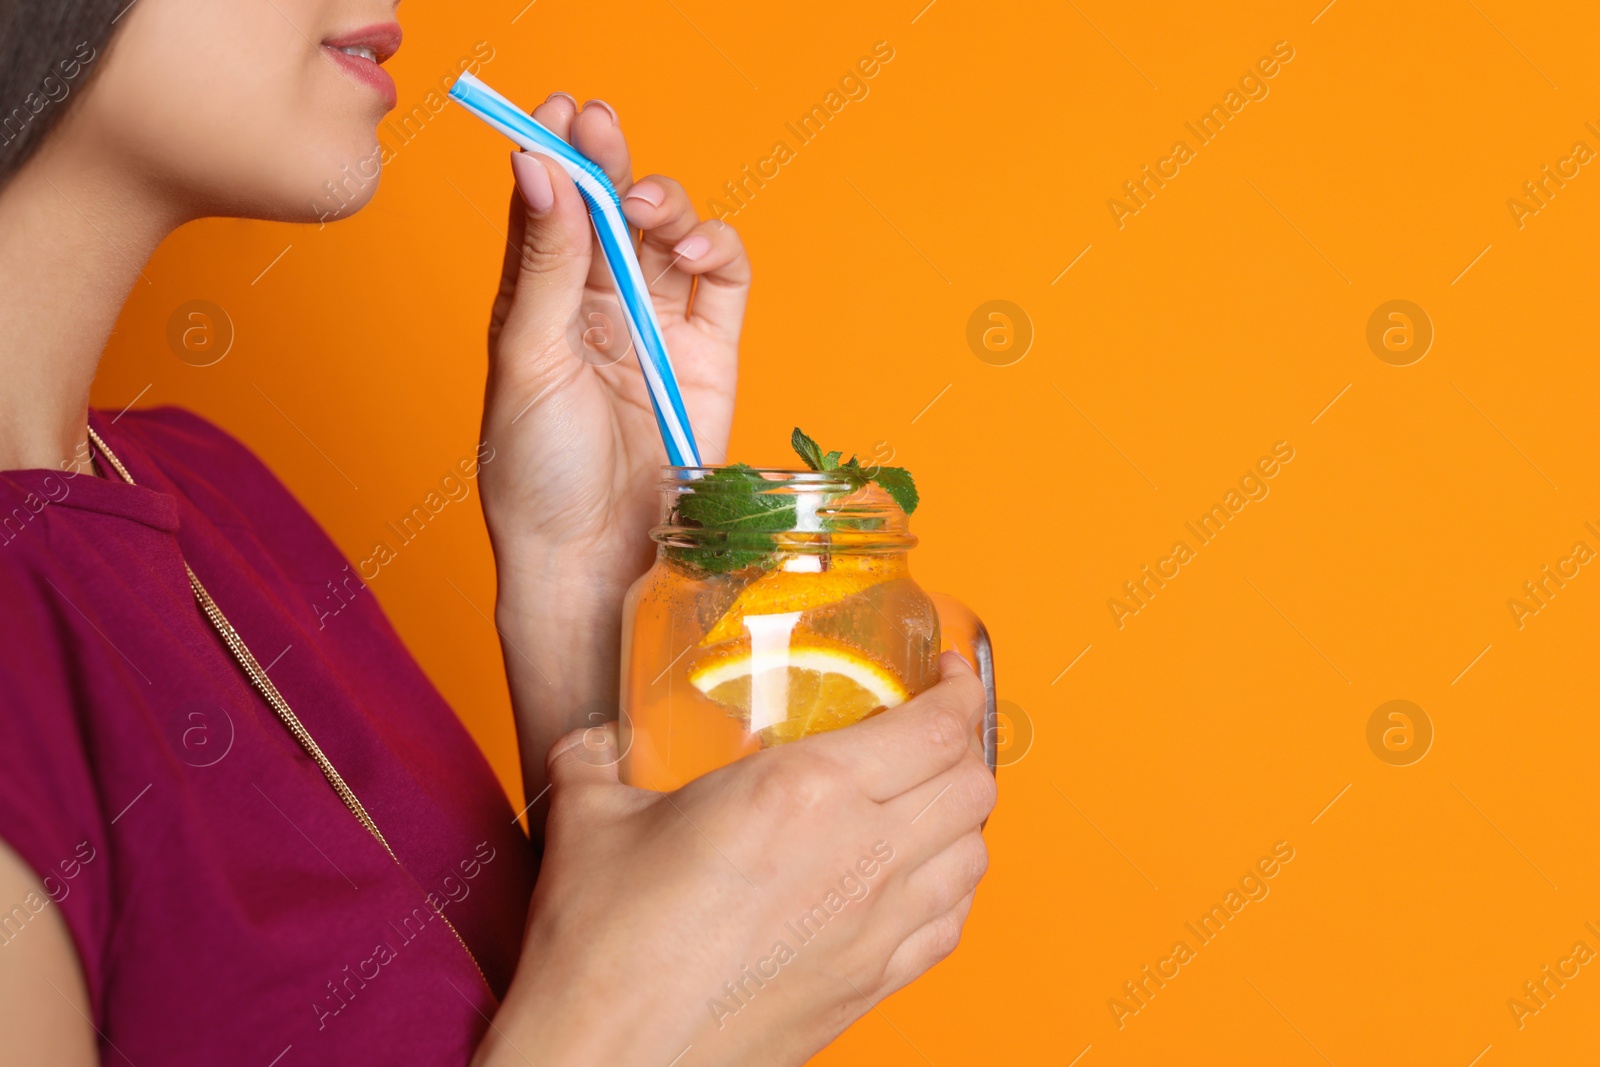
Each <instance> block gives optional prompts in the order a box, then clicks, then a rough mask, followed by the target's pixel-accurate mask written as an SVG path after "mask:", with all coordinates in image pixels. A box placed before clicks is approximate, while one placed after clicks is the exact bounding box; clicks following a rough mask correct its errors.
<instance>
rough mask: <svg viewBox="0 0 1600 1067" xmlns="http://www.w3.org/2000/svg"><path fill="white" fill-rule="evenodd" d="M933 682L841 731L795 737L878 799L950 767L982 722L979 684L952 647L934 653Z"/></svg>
mask: <svg viewBox="0 0 1600 1067" xmlns="http://www.w3.org/2000/svg"><path fill="white" fill-rule="evenodd" d="M939 670H940V673H941V674H942V675H943V678H942V680H941V681H940V682H939V684H938V685H936V686H934V687H933V688H932V689H929V690H928V691H927V692H925V693H922V694H920V695H918V696H916V697H914V698H912V699H911V700H909V701H907V702H906V703H904V704H902V705H900V706H899V707H898V708H891V709H890V710H888V711H886V712H884V713H883V714H881V715H874V716H873V717H872V718H870V719H867V720H866V721H864V722H859V723H857V724H856V725H854V726H850V727H847V728H846V729H843V730H832V731H829V732H828V733H825V734H817V735H815V736H813V737H807V738H805V739H804V740H801V741H797V742H795V744H796V745H797V746H807V747H808V748H809V750H810V751H811V752H812V753H814V754H816V755H818V756H821V757H824V758H826V759H828V760H830V761H832V762H834V763H836V764H837V765H838V766H840V767H843V768H846V769H847V770H848V771H849V773H850V775H851V777H852V778H853V779H854V780H855V782H856V784H857V786H858V787H859V788H860V789H861V790H862V791H863V792H865V793H866V794H867V795H868V796H869V797H871V798H872V799H873V800H878V801H884V800H889V799H890V798H892V797H897V796H899V795H900V794H901V793H904V792H905V791H906V790H908V789H911V788H914V787H915V786H918V785H921V784H922V783H924V782H926V781H928V780H929V779H931V778H934V777H936V776H937V775H939V774H940V773H942V772H943V771H945V770H948V769H949V768H951V767H953V766H955V764H956V763H957V762H958V761H959V760H960V759H961V758H962V757H963V756H965V755H967V754H968V753H969V752H971V750H972V745H973V738H974V737H975V736H976V731H977V729H978V725H979V724H980V723H981V722H982V713H983V707H984V701H985V695H984V691H983V683H982V682H980V681H978V676H977V675H976V674H974V673H973V672H972V668H971V667H969V666H967V663H966V661H965V660H963V659H962V658H961V657H960V656H959V655H957V654H956V653H954V652H946V653H945V654H944V655H943V656H940V657H939Z"/></svg>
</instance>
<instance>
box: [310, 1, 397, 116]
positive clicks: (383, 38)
mask: <svg viewBox="0 0 1600 1067" xmlns="http://www.w3.org/2000/svg"><path fill="white" fill-rule="evenodd" d="M346 48H359V49H363V50H365V51H368V52H371V53H372V56H373V58H371V59H369V58H367V57H366V56H362V55H352V54H351V53H350V52H345V51H341V49H346ZM322 49H323V51H324V52H325V53H327V55H328V58H329V59H331V60H332V61H333V63H334V65H335V66H337V67H338V68H339V70H340V71H342V72H343V73H344V74H345V75H346V76H347V77H348V78H349V79H350V80H351V81H355V82H359V83H360V84H363V85H368V86H371V87H372V89H373V90H374V91H375V92H377V94H378V95H379V96H381V97H382V98H383V102H384V104H385V105H386V110H392V109H393V108H394V106H395V102H396V101H397V100H398V99H399V94H398V92H397V91H396V89H395V84H394V79H393V78H391V77H390V76H389V72H388V71H386V70H384V69H383V67H382V66H380V65H379V64H381V63H383V62H384V61H385V60H387V59H388V58H389V57H390V56H392V55H394V54H395V53H396V52H398V51H399V50H400V27H399V25H398V24H396V23H392V22H389V23H383V24H381V25H377V26H368V27H366V28H365V29H361V30H355V31H353V32H351V33H346V34H343V35H341V36H339V37H336V38H329V39H328V40H326V41H323V42H322Z"/></svg>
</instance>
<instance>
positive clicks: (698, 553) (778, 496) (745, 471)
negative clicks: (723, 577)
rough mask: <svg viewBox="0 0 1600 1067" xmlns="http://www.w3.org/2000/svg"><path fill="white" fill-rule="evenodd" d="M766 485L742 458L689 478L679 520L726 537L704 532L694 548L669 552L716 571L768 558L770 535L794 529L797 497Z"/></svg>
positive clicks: (741, 567)
mask: <svg viewBox="0 0 1600 1067" xmlns="http://www.w3.org/2000/svg"><path fill="white" fill-rule="evenodd" d="M813 447H815V446H813ZM767 484H768V483H767V480H766V479H765V478H762V477H761V476H760V475H759V474H757V473H756V472H755V470H754V469H753V468H751V467H748V466H746V465H745V464H743V463H735V464H734V465H732V466H731V467H720V468H718V469H717V470H714V471H712V472H711V473H710V474H708V475H706V476H705V477H703V478H699V479H697V480H695V481H694V482H691V483H689V486H688V488H687V491H686V492H683V493H681V494H680V495H679V496H678V501H677V508H676V510H677V515H676V518H677V522H678V524H679V525H681V526H691V527H698V528H701V529H704V530H707V531H715V532H720V533H721V534H722V536H721V537H717V536H716V535H715V533H711V534H708V535H701V543H700V544H697V545H694V546H692V547H691V546H680V545H672V546H669V547H668V553H669V555H670V556H671V557H672V558H673V559H675V560H677V561H678V562H680V563H684V564H687V565H689V566H692V567H697V568H699V569H700V570H703V571H708V572H710V573H713V574H724V573H727V572H729V571H738V570H744V569H745V568H746V567H753V566H756V565H758V564H762V565H765V564H766V563H768V562H769V559H770V557H771V555H772V545H771V539H770V535H772V534H775V533H782V532H784V531H786V530H792V529H794V525H795V511H794V498H793V497H791V496H789V495H788V494H784V493H766V492H763V490H764V489H765V488H766V487H767Z"/></svg>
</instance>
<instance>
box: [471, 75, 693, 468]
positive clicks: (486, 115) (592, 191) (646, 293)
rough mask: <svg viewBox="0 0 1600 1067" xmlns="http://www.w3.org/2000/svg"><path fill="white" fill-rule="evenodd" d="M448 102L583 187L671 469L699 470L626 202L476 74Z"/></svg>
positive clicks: (594, 169)
mask: <svg viewBox="0 0 1600 1067" xmlns="http://www.w3.org/2000/svg"><path fill="white" fill-rule="evenodd" d="M450 98H451V99H452V100H454V101H455V102H456V103H458V104H460V105H461V106H462V107H464V108H466V109H467V110H468V111H470V112H472V113H473V114H474V115H476V116H478V118H480V119H482V120H483V121H484V122H486V123H488V124H489V125H490V126H493V127H494V128H495V129H497V130H499V131H500V132H501V133H503V134H505V135H506V136H507V137H509V138H511V139H512V140H513V141H515V142H516V143H517V144H519V145H521V146H522V147H523V148H524V149H526V150H529V151H536V152H542V153H544V154H545V155H547V156H550V157H551V158H553V159H554V160H555V161H556V162H557V163H559V164H561V168H562V169H563V170H565V171H566V172H567V175H568V176H569V177H570V178H571V179H572V181H573V184H575V185H576V186H577V187H578V192H579V194H581V195H582V196H583V200H584V203H586V204H587V205H589V218H590V220H591V221H593V223H594V232H595V236H596V237H598V238H599V240H600V249H601V251H602V252H603V253H604V254H605V260H606V266H608V267H609V268H611V277H612V279H613V280H614V281H615V282H616V285H617V296H618V297H619V298H620V302H621V305H622V317H623V319H624V320H626V322H627V324H628V334H629V336H631V337H632V338H633V349H634V351H635V352H636V353H638V356H639V367H640V369H641V370H643V371H644V380H645V384H646V385H648V386H649V388H650V403H651V406H652V407H654V408H655V413H656V426H657V427H658V428H659V429H660V431H661V441H662V443H663V444H665V445H666V446H667V461H668V462H669V463H671V464H672V465H673V466H674V467H698V466H699V465H700V450H699V449H698V448H697V447H696V446H695V442H694V430H693V429H692V428H691V427H690V426H689V415H688V412H686V411H685V410H684V407H683V394H682V393H681V392H680V391H679V389H678V377H677V375H676V374H674V373H673V372H672V361H671V359H669V358H668V357H667V344H666V341H665V340H663V339H662V336H661V323H660V322H659V321H657V319H656V309H655V305H654V303H653V302H652V301H651V299H650V287H649V286H648V285H647V284H646V283H645V280H644V272H643V271H642V270H640V269H639V258H638V256H636V255H635V254H634V251H633V235H632V234H631V233H630V232H629V230H628V221H627V219H625V218H623V215H622V201H621V200H619V199H618V198H617V190H616V187H615V186H614V185H612V184H611V179H610V178H607V177H606V172H605V171H604V170H602V169H601V168H600V167H599V166H598V165H597V164H596V163H595V162H594V161H593V160H591V159H589V158H588V157H586V156H584V155H582V154H581V153H580V152H578V150H577V149H575V148H573V147H572V146H571V145H569V144H568V143H567V142H565V141H563V140H562V139H561V138H559V137H557V136H556V135H555V134H553V133H551V132H550V131H549V130H548V129H546V128H545V127H544V126H541V125H540V124H539V123H538V121H536V120H535V119H534V118H533V116H531V115H529V114H527V113H526V112H524V111H523V110H522V109H521V108H519V107H517V106H516V105H515V104H513V103H512V102H511V101H509V100H507V99H506V98H505V97H503V96H501V95H500V94H499V93H497V92H495V91H494V90H493V89H491V88H489V87H488V86H487V85H485V84H484V83H483V82H482V81H480V80H479V79H477V78H475V77H473V76H472V75H471V74H465V73H464V74H462V75H461V77H459V78H457V79H456V82H455V84H454V85H453V86H451V87H450Z"/></svg>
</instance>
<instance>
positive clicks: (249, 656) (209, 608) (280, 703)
mask: <svg viewBox="0 0 1600 1067" xmlns="http://www.w3.org/2000/svg"><path fill="white" fill-rule="evenodd" d="M89 439H90V440H91V441H93V442H94V446H95V448H96V449H98V450H99V452H100V454H101V455H102V456H104V457H105V458H106V462H108V463H110V464H111V466H112V468H113V469H115V470H116V472H117V474H118V475H119V476H120V477H121V478H122V480H123V481H124V482H127V483H128V484H129V485H137V484H138V483H137V482H135V481H134V480H133V475H131V474H129V473H128V468H127V467H124V466H123V465H122V461H121V460H120V459H118V458H117V456H116V454H115V453H114V452H112V451H111V449H110V448H109V447H108V446H107V445H106V443H105V441H104V440H103V439H102V438H101V437H100V435H99V434H97V433H95V431H94V427H92V426H91V427H89ZM183 569H184V572H185V573H187V574H188V576H189V588H190V589H191V590H192V591H193V592H194V599H195V603H197V604H198V605H199V607H200V611H201V613H202V614H203V615H205V617H206V620H207V621H208V622H210V623H211V628H212V629H214V630H216V632H217V636H218V637H220V638H222V643H223V644H224V645H226V646H227V647H228V651H229V652H230V653H231V654H232V655H233V658H234V660H235V662H237V663H238V664H239V666H240V668H241V669H242V670H243V671H244V673H245V677H247V678H249V679H250V684H251V685H252V686H254V687H255V690H256V692H258V693H260V694H261V696H262V698H263V699H265V700H266V702H267V705H268V706H269V707H270V708H272V711H273V714H275V715H276V716H277V717H278V721H279V722H281V723H283V725H284V726H285V728H287V729H288V731H289V733H290V734H291V735H293V737H294V739H295V740H296V741H297V742H299V744H300V747H301V748H302V749H304V750H305V753H306V755H308V756H310V757H311V759H312V761H313V762H314V763H316V765H317V766H318V768H320V769H321V771H322V776H323V777H324V778H326V779H327V780H328V784H329V785H331V786H332V787H333V791H334V792H335V793H336V794H338V796H339V799H340V800H341V801H343V802H344V806H345V807H347V808H349V809H350V814H352V815H354V816H355V817H356V821H357V822H359V823H360V824H361V825H362V826H364V827H366V829H367V832H368V833H370V834H371V835H372V836H373V837H374V838H376V839H377V842H378V844H380V845H382V846H383V850H384V851H385V852H387V853H388V854H389V858H390V859H392V860H394V862H395V866H397V867H399V868H400V869H401V870H405V864H403V863H401V862H400V857H399V856H396V855H395V854H394V849H392V848H390V847H389V842H388V841H387V840H385V839H384V836H383V833H382V831H380V830H379V829H378V824H377V823H375V822H373V821H372V816H370V815H368V814H367V809H366V808H365V807H364V806H363V805H362V803H361V800H360V798H358V797H357V796H356V794H355V790H353V789H351V788H350V786H349V784H348V783H347V782H346V781H345V780H344V776H343V775H341V774H340V773H339V770H338V768H337V767H335V766H334V765H333V761H332V760H330V759H329V758H328V756H327V754H326V753H324V752H323V751H322V746H321V745H319V744H317V740H316V738H314V737H312V736H311V731H309V730H307V729H306V728H305V724H304V723H302V722H301V721H300V717H299V716H298V715H296V714H295V713H294V709H292V708H290V707H289V702H288V701H287V700H285V699H283V694H282V693H279V692H278V687H277V686H276V685H274V684H273V682H272V679H271V678H269V677H267V672H266V671H265V670H263V669H262V667H261V663H260V661H258V660H257V659H256V657H255V655H254V653H252V652H251V651H250V647H249V646H248V645H246V644H245V643H244V638H242V637H240V636H239V631H237V630H235V629H234V628H233V624H232V623H230V622H229V621H228V617H227V616H226V615H224V614H223V613H222V609H221V608H220V607H218V606H217V602H216V601H215V600H213V599H211V594H210V593H208V592H207V591H206V587H205V586H204V585H201V584H200V579H199V578H198V577H196V576H195V573H194V570H193V569H192V568H191V567H190V566H189V563H188V561H187V560H185V561H184V564H183ZM432 911H433V913H434V914H435V915H437V916H438V917H439V918H440V920H441V921H442V922H443V923H444V924H445V926H446V927H448V928H449V930H450V932H451V933H452V934H454V935H455V939H456V941H457V942H458V943H460V945H461V948H462V949H463V951H465V952H466V954H467V958H468V959H470V960H471V961H472V966H473V967H474V968H476V969H477V972H478V977H479V978H482V979H483V984H484V985H486V986H487V985H489V978H488V976H487V975H485V974H484V973H483V967H482V966H481V965H479V963H478V957H477V956H475V955H473V952H472V949H471V948H470V947H468V945H467V942H466V939H465V938H463V937H462V936H461V932H460V931H459V930H457V929H456V927H455V924H454V923H452V922H451V921H450V920H449V919H448V918H447V917H446V916H445V914H444V910H443V909H442V908H433V909H432ZM492 991H493V987H491V992H492Z"/></svg>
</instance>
